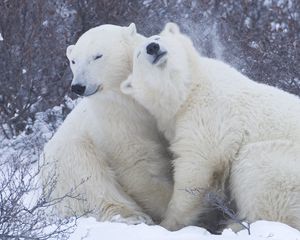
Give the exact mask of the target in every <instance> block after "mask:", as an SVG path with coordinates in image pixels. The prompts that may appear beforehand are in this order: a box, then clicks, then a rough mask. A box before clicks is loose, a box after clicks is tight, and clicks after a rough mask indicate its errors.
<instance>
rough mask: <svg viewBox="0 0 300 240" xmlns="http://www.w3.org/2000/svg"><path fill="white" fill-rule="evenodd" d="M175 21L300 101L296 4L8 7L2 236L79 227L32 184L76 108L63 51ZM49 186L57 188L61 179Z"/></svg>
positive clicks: (3, 40)
mask: <svg viewBox="0 0 300 240" xmlns="http://www.w3.org/2000/svg"><path fill="white" fill-rule="evenodd" d="M169 21H174V22H176V23H178V24H179V25H180V27H181V29H183V31H184V32H185V33H187V34H189V35H190V36H191V38H192V39H193V40H194V42H195V44H196V46H197V47H198V49H199V51H200V52H201V54H202V55H204V56H209V57H214V58H218V59H221V60H223V61H225V62H228V63H229V64H231V65H233V66H234V67H236V68H238V69H239V70H240V71H241V72H243V73H244V74H246V75H247V76H249V77H250V78H252V79H253V80H255V81H259V82H263V83H266V84H269V85H274V86H277V87H279V88H282V89H284V90H286V91H289V92H291V93H294V94H297V95H300V91H299V90H300V79H299V76H300V59H299V56H300V47H299V44H300V1H298V0H257V1H247V0H241V1H236V0H207V1H197V0H174V1H171V0H161V1H157V0H143V1H130V0H123V1H120V0H101V1H99V0H90V1H82V0H75V1H73V0H49V1H19V0H2V1H0V70H1V74H0V83H1V87H0V238H1V239H6V238H7V239H10V238H11V239H14V238H16V239H18V238H21V237H22V238H24V239H47V238H51V237H52V238H54V239H58V237H59V239H63V238H67V235H68V233H69V232H70V231H71V229H72V226H73V224H74V221H73V220H74V219H65V220H61V219H59V218H57V217H56V216H54V215H53V214H52V213H49V212H48V210H47V209H48V207H49V206H51V205H53V204H55V202H48V201H47V200H46V198H45V196H44V195H43V193H38V189H39V188H38V185H37V184H38V183H37V182H36V176H37V175H38V174H39V171H40V167H43V164H42V165H38V164H37V163H38V159H39V156H40V153H41V150H42V147H43V145H44V143H45V142H46V141H48V140H49V138H50V137H51V136H52V134H53V133H54V131H55V130H56V129H57V127H58V126H59V125H60V124H61V123H62V121H63V119H64V118H65V116H66V115H67V114H68V113H69V112H70V110H71V109H72V108H73V107H74V103H73V101H72V100H71V99H70V97H71V98H74V97H75V96H74V95H72V94H71V93H70V92H69V86H70V83H71V78H72V76H71V72H70V69H69V64H68V61H67V58H66V57H65V50H66V47H67V46H68V45H69V44H73V43H75V42H76V40H77V39H78V37H79V36H80V35H81V34H82V33H84V32H85V31H87V30H88V29H90V28H92V27H95V26H98V25H100V24H105V23H111V24H118V25H129V23H131V22H135V23H136V25H137V29H138V32H140V33H142V34H144V35H146V36H150V35H152V34H157V33H159V32H160V31H161V30H162V26H163V25H164V24H165V23H166V22H169ZM37 166H39V167H37ZM49 181H50V182H49V184H53V186H54V185H55V177H53V178H52V179H50V180H49ZM48 194H51V193H48ZM70 195H71V194H70ZM28 196H31V197H32V199H28ZM63 197H66V196H62V198H63ZM57 200H58V201H59V200H60V199H57ZM75 220H76V218H75Z"/></svg>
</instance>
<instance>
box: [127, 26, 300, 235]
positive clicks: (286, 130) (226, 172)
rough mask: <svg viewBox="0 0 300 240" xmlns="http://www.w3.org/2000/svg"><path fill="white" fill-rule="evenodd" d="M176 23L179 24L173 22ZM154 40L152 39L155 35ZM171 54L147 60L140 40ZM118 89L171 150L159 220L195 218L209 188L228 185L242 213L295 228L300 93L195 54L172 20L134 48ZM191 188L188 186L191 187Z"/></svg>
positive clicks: (174, 223)
mask: <svg viewBox="0 0 300 240" xmlns="http://www.w3.org/2000/svg"><path fill="white" fill-rule="evenodd" d="M177 29H178V28H177ZM155 39H156V40H155ZM153 41H154V42H157V43H158V44H159V45H160V46H161V48H163V49H164V50H166V51H168V53H167V54H166V55H165V56H164V57H163V58H162V59H161V60H160V61H159V62H158V63H157V64H152V63H151V61H149V56H147V53H146V50H145V48H146V47H145V46H147V45H148V44H149V43H150V42H153ZM121 89H122V90H123V91H124V92H125V93H127V94H130V95H131V96H133V97H134V98H135V99H136V100H137V101H139V102H140V103H141V104H142V105H144V106H145V107H146V108H147V109H148V110H149V111H150V112H151V113H152V114H153V115H154V116H155V117H156V119H157V122H158V126H159V128H160V130H161V131H163V132H164V133H165V135H166V137H167V138H168V140H169V141H170V143H171V150H172V151H173V153H174V155H175V157H176V158H175V160H174V162H173V164H174V192H173V195H172V198H171V201H170V204H169V207H168V210H167V213H166V216H165V219H164V221H163V222H162V225H163V226H165V227H166V228H168V229H171V230H176V229H179V228H181V227H183V226H186V225H190V224H194V223H195V221H196V219H197V216H198V215H199V213H201V212H203V211H204V208H205V201H204V196H205V194H206V193H207V192H208V191H213V190H217V189H222V190H224V185H225V181H226V179H228V177H229V182H230V186H229V188H230V191H231V194H232V197H233V199H234V200H235V201H236V203H237V208H238V215H239V218H240V219H246V220H248V221H250V222H253V221H256V220H259V219H266V220H272V221H281V222H284V223H287V224H289V225H291V226H293V227H295V228H297V229H300V100H299V98H298V97H297V96H294V95H292V94H289V93H286V92H284V91H281V90H279V89H276V88H274V87H271V86H267V85H264V84H259V83H256V82H254V81H252V80H250V79H248V78H247V77H246V76H244V75H242V74H241V73H239V72H238V71H236V70H235V69H234V68H232V67H230V66H228V65H227V64H225V63H223V62H221V61H217V60H213V59H208V58H204V57H200V56H199V55H198V53H197V51H196V50H195V49H194V47H193V44H192V43H191V41H190V40H189V39H188V37H186V36H184V35H183V34H181V33H180V32H179V30H176V28H174V27H173V25H172V24H171V25H170V24H169V25H167V26H166V28H165V30H164V31H163V32H162V34H161V37H160V39H157V37H156V36H154V37H151V38H150V39H148V40H147V41H146V43H143V45H141V47H139V48H138V49H137V50H136V53H135V58H134V66H133V73H132V75H131V76H130V77H129V78H128V79H127V80H126V81H125V82H124V83H122V85H121ZM194 188H196V189H197V190H198V191H197V192H198V193H199V194H198V195H197V196H195V195H192V194H190V193H189V192H188V191H185V189H194Z"/></svg>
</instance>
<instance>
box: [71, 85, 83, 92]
mask: <svg viewBox="0 0 300 240" xmlns="http://www.w3.org/2000/svg"><path fill="white" fill-rule="evenodd" d="M71 91H72V92H74V93H76V94H78V95H83V94H84V91H85V86H82V85H80V84H75V85H72V86H71Z"/></svg>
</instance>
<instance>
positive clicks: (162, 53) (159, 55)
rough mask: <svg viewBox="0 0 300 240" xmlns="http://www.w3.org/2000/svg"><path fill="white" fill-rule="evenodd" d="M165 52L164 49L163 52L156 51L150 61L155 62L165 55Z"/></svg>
mask: <svg viewBox="0 0 300 240" xmlns="http://www.w3.org/2000/svg"><path fill="white" fill-rule="evenodd" d="M166 54H167V51H164V52H160V53H158V54H157V55H156V56H155V58H154V60H153V61H152V64H156V63H157V62H158V61H159V60H160V59H161V58H162V57H163V56H165V55H166Z"/></svg>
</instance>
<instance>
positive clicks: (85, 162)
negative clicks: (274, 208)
mask: <svg viewBox="0 0 300 240" xmlns="http://www.w3.org/2000/svg"><path fill="white" fill-rule="evenodd" d="M143 39H144V37H143V36H141V35H139V34H137V33H136V29H135V26H134V24H131V25H130V26H129V27H118V26H113V25H102V26H100V27H96V28H94V29H91V30H89V31H87V32H86V33H85V34H83V36H81V37H80V38H79V40H78V42H77V43H76V45H71V46H69V47H68V49H67V56H68V58H69V60H70V64H71V69H72V71H73V75H74V78H73V82H72V84H81V85H84V86H86V91H87V94H85V95H90V94H92V93H93V94H92V95H91V96H89V97H86V98H84V99H82V100H81V102H80V103H79V104H78V105H77V106H76V107H75V109H74V110H73V111H72V112H71V113H70V114H69V115H68V117H67V118H66V120H65V121H64V123H63V124H62V126H61V127H60V128H59V129H58V131H57V132H56V134H55V135H54V136H53V138H52V139H51V140H50V141H49V142H48V143H47V145H46V146H45V149H44V157H45V160H46V162H48V163H50V164H49V167H48V169H47V171H45V172H44V173H43V178H44V180H45V179H47V177H48V175H49V173H50V174H52V173H53V172H54V171H56V173H57V177H58V178H57V185H56V188H55V192H54V194H53V196H52V198H56V197H59V196H62V195H64V194H65V193H66V192H68V191H69V190H70V189H72V188H74V187H75V186H78V185H79V186H78V187H77V189H76V192H75V193H76V194H80V195H81V196H82V198H84V199H85V201H81V200H79V201H78V200H76V199H74V198H69V199H66V200H65V201H64V202H63V203H61V204H60V205H59V207H58V210H59V211H60V212H61V213H62V214H64V215H70V214H73V213H74V212H75V213H76V214H82V213H83V212H84V211H85V210H86V209H92V210H93V211H92V215H94V216H95V217H97V219H98V220H103V221H104V220H108V221H124V222H127V223H132V224H135V223H140V222H146V223H152V220H154V221H160V220H161V218H162V215H163V214H164V212H165V210H166V208H167V205H168V202H169V199H170V197H171V194H172V188H173V185H172V180H171V174H170V161H169V158H168V156H167V154H166V150H165V149H166V144H165V140H164V138H162V136H160V134H159V132H158V130H157V127H156V123H155V119H154V118H153V117H152V116H151V115H150V114H149V113H148V112H147V111H146V110H145V109H144V108H143V107H142V106H140V105H139V104H137V103H136V102H135V101H134V100H133V99H132V98H130V97H128V96H125V95H124V94H122V93H121V92H120V88H119V86H120V83H121V81H123V80H124V79H126V78H127V76H128V75H129V73H130V72H131V70H132V69H131V68H132V54H133V49H134V47H135V46H136V45H137V44H139V43H140V42H141V41H142V40H143ZM101 55H102V56H101ZM95 56H101V58H100V57H98V58H96V57H95ZM54 167H55V170H54V169H53V168H54ZM85 179H87V180H85ZM82 180H84V182H83V184H80V182H81V181H82ZM45 187H46V188H47V186H45Z"/></svg>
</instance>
